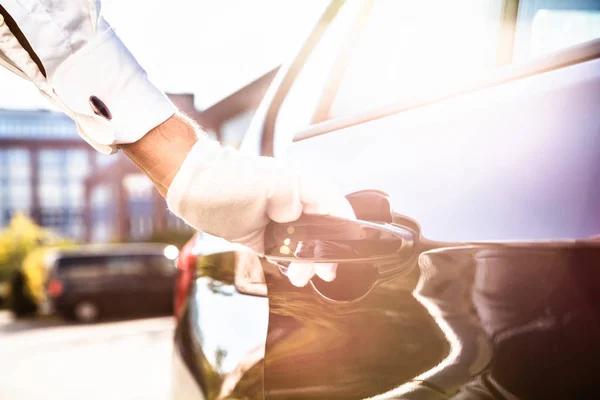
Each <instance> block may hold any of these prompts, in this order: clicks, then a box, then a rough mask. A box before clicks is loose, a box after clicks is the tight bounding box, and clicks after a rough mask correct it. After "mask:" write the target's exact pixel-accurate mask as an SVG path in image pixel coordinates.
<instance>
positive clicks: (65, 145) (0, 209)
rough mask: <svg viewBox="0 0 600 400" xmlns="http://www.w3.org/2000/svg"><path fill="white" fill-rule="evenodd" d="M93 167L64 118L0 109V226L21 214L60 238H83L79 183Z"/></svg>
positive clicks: (95, 157) (95, 162)
mask: <svg viewBox="0 0 600 400" xmlns="http://www.w3.org/2000/svg"><path fill="white" fill-rule="evenodd" d="M100 162H101V161H100ZM98 164H99V157H98V155H97V154H96V152H95V151H94V150H92V149H91V148H90V147H89V146H88V145H87V144H86V143H85V142H83V141H82V140H81V139H80V138H79V135H78V134H77V130H76V128H75V124H74V123H73V121H71V119H70V118H68V117H66V116H64V115H63V114H59V113H54V112H50V111H38V110H33V111H20V110H0V226H4V225H6V224H7V223H8V221H9V220H10V218H11V217H12V215H13V214H14V213H15V212H18V211H21V212H24V213H26V214H28V215H30V216H32V217H33V218H34V219H35V220H36V221H37V222H38V223H40V224H42V225H44V226H48V227H50V228H52V229H54V230H56V231H58V232H60V233H62V234H64V235H67V236H70V237H75V238H81V237H83V234H84V231H85V227H84V221H83V214H84V201H83V180H84V178H85V177H86V176H87V175H88V174H90V173H93V171H94V170H95V169H96V167H97V165H98Z"/></svg>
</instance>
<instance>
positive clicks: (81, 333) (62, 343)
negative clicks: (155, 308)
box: [0, 312, 174, 400]
mask: <svg viewBox="0 0 600 400" xmlns="http://www.w3.org/2000/svg"><path fill="white" fill-rule="evenodd" d="M173 328H174V319H173V317H170V316H169V317H159V318H149V319H137V320H127V321H112V322H105V323H99V324H94V325H76V324H66V323H64V322H62V321H60V320H57V319H47V318H46V319H42V320H27V321H13V320H12V318H11V317H10V316H9V314H8V313H6V312H0V399H2V400H17V399H18V400H29V399H36V400H37V399H48V400H52V399H60V400H71V399H73V400H75V399H77V400H80V399H111V400H113V399H114V400H120V399H123V400H136V399H140V400H141V399H144V400H146V399H148V400H154V399H156V400H164V399H168V397H169V396H168V395H169V392H170V388H169V382H170V378H171V372H170V367H171V352H172V340H171V339H172V335H173Z"/></svg>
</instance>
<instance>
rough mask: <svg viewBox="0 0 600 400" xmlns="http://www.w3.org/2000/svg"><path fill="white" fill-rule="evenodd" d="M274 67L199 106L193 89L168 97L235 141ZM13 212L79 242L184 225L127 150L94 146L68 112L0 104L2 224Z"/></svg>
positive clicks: (127, 237)
mask: <svg viewBox="0 0 600 400" xmlns="http://www.w3.org/2000/svg"><path fill="white" fill-rule="evenodd" d="M275 72H276V70H273V71H270V72H269V73H267V74H265V75H263V76H262V77H260V78H258V79H257V80H255V81H254V82H251V83H250V84H248V85H247V86H245V87H243V88H242V89H240V90H238V91H237V92H235V93H233V94H231V95H230V96H228V97H226V98H224V99H223V100H221V101H219V102H217V103H216V104H214V105H213V106H211V107H209V108H208V109H206V110H204V111H198V110H196V109H195V107H194V97H193V95H190V94H177V95H170V97H171V99H172V100H173V102H174V103H175V104H177V106H178V107H179V108H180V109H181V110H183V111H184V112H185V113H186V114H187V115H189V116H190V117H191V118H193V119H195V120H196V121H197V122H198V123H199V124H200V125H201V126H202V127H203V128H204V129H205V130H206V131H207V132H209V133H210V134H211V135H213V136H215V137H216V138H218V139H219V140H221V141H222V142H223V144H225V145H232V146H237V145H238V144H239V143H240V142H241V140H242V137H243V135H244V133H245V131H246V129H247V127H248V125H249V124H250V120H251V118H252V115H253V114H254V111H255V109H256V107H257V106H258V104H259V102H260V100H261V99H262V97H263V96H264V93H265V92H266V90H267V88H268V85H269V84H270V82H271V80H272V79H273V77H274V75H275ZM15 212H23V213H25V214H27V215H30V216H31V217H32V218H33V219H35V221H36V222H38V223H39V224H40V225H42V226H45V227H48V228H50V229H52V230H55V231H56V232H58V233H60V234H63V235H65V236H68V237H71V238H74V239H78V240H82V241H94V242H104V241H109V240H139V239H144V238H146V237H148V236H149V235H150V234H152V233H153V232H156V231H165V230H189V228H188V227H186V226H185V225H184V224H183V223H182V222H181V221H180V220H179V219H177V218H176V217H174V216H173V215H171V214H170V213H169V212H168V210H167V207H166V204H165V201H164V199H163V198H162V197H161V196H160V195H159V194H158V192H157V191H156V190H154V188H153V186H152V185H151V183H150V181H149V180H148V179H147V178H146V177H145V176H144V175H143V174H141V173H140V172H139V171H138V170H137V168H136V167H135V166H134V165H133V163H131V162H130V161H129V160H128V159H127V158H126V157H124V156H123V155H122V154H120V153H119V154H116V155H112V156H105V155H102V154H99V153H97V152H96V151H95V150H93V149H92V148H91V147H90V146H89V145H88V144H86V143H85V142H84V141H83V140H81V139H80V138H79V135H78V134H77V129H76V127H75V123H74V122H73V121H71V119H70V118H68V117H67V116H65V115H63V114H62V113H57V112H52V111H45V110H0V228H1V227H3V226H5V225H6V224H7V223H8V221H9V220H10V218H11V217H12V215H13V214H14V213H15Z"/></svg>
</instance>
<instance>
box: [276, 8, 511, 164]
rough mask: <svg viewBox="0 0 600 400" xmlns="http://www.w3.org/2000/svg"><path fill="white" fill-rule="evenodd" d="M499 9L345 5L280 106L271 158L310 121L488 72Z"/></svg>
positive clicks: (493, 55)
mask: <svg viewBox="0 0 600 400" xmlns="http://www.w3.org/2000/svg"><path fill="white" fill-rule="evenodd" d="M358 3H360V5H361V7H359V6H358V5H357V4H358ZM365 4H368V5H369V6H365ZM501 11H502V1H501V0H464V1H460V2H440V1H434V0H427V1H419V2H409V1H397V0H374V1H372V2H364V1H363V2H355V1H349V2H347V3H346V4H345V5H344V7H343V8H342V9H341V10H340V12H339V14H338V16H336V19H335V20H334V21H333V22H332V23H331V26H330V27H329V29H328V30H327V32H326V33H325V35H324V36H323V38H322V39H321V41H320V42H319V44H318V45H317V46H316V48H315V49H314V50H313V52H312V53H311V55H310V57H309V58H308V60H307V62H306V63H305V65H304V67H303V69H302V71H301V72H300V74H299V75H298V77H297V78H296V81H295V82H294V84H293V86H292V88H291V89H290V91H289V93H288V95H287V97H286V99H285V100H284V102H283V103H282V106H281V109H280V112H279V114H278V115H277V119H276V123H275V150H276V153H277V150H278V149H282V147H284V146H287V144H289V142H290V141H291V137H292V136H293V135H294V134H295V133H297V132H298V130H300V129H303V128H306V127H307V126H308V125H310V124H311V123H315V122H320V121H322V120H327V119H332V118H338V117H344V116H347V115H352V114H355V113H358V112H361V111H365V110H368V109H372V108H376V107H379V106H382V105H387V104H390V103H394V102H398V101H405V100H411V99H414V98H417V97H421V96H426V95H429V94H431V93H437V92H442V91H444V90H445V88H446V87H448V86H450V87H453V86H455V85H458V84H459V82H460V81H461V80H464V79H473V78H474V75H476V74H478V73H482V72H483V71H485V70H486V69H489V68H491V67H494V66H495V63H496V54H497V49H496V47H497V46H496V41H497V40H498V34H499V31H500V16H501ZM349 39H354V41H353V42H349ZM347 47H350V51H349V54H348V57H347V58H344V57H340V54H342V55H343V52H344V51H345V50H347ZM339 64H341V65H339ZM332 71H333V74H332V73H331V72H332ZM332 80H333V81H336V80H337V81H338V82H334V84H333V85H331V86H329V87H328V86H327V85H328V84H330V83H331V81H332ZM323 99H325V101H323Z"/></svg>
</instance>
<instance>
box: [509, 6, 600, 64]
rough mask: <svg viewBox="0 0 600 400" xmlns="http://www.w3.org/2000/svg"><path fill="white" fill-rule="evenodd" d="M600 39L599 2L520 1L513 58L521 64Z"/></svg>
mask: <svg viewBox="0 0 600 400" xmlns="http://www.w3.org/2000/svg"><path fill="white" fill-rule="evenodd" d="M598 38H600V1H598V0H541V1H539V0H538V1H523V2H521V3H520V6H519V18H518V22H517V39H516V43H515V55H516V59H517V60H518V61H524V60H527V59H530V58H535V57H539V56H542V55H544V54H548V53H554V52H556V51H559V50H562V49H566V48H569V47H572V46H576V45H578V44H582V43H585V42H589V41H591V40H594V39H598Z"/></svg>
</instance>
